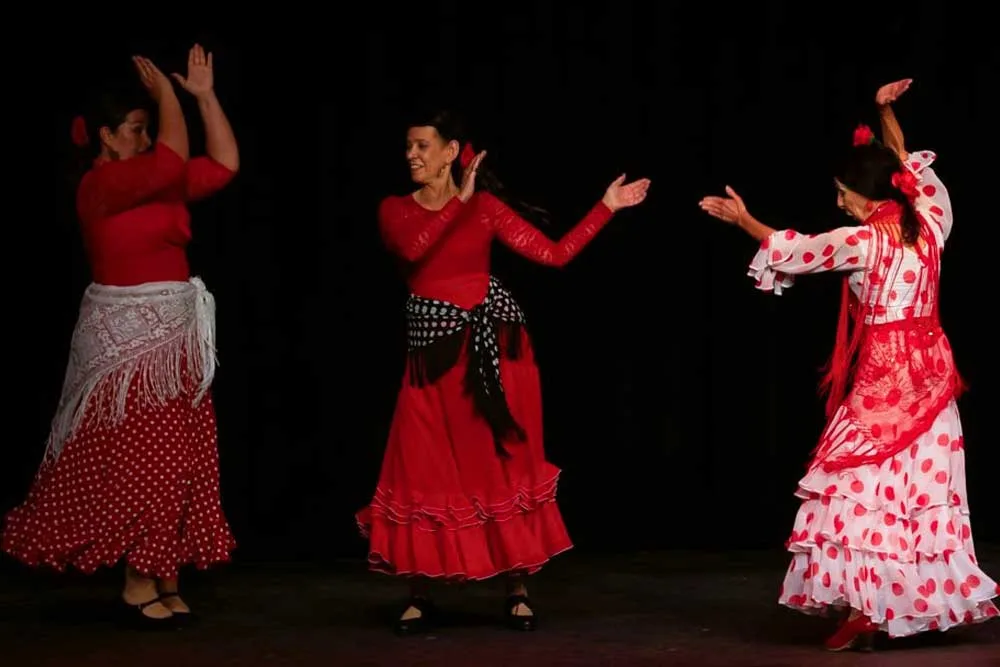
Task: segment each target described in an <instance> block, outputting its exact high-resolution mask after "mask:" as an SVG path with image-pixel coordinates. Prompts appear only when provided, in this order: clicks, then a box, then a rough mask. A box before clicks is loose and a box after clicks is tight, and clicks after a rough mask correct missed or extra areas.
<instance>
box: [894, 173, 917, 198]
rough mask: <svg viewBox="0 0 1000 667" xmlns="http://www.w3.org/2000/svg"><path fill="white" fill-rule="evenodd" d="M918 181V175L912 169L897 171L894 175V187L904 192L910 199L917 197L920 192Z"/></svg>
mask: <svg viewBox="0 0 1000 667" xmlns="http://www.w3.org/2000/svg"><path fill="white" fill-rule="evenodd" d="M917 183H918V181H917V177H916V176H914V175H913V172H911V171H906V170H904V171H897V172H896V173H895V174H893V175H892V187H894V188H896V189H897V190H899V191H900V192H902V193H903V194H904V195H906V197H907V198H908V199H916V197H917V195H918V194H919V190H917Z"/></svg>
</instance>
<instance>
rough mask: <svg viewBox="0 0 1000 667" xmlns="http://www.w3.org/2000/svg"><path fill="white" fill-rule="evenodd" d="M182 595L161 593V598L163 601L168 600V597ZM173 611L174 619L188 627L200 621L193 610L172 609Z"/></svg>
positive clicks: (178, 623) (180, 624) (182, 625)
mask: <svg viewBox="0 0 1000 667" xmlns="http://www.w3.org/2000/svg"><path fill="white" fill-rule="evenodd" d="M180 596H181V594H180V593H160V597H159V600H160V601H161V602H162V601H163V600H166V599H168V598H179V597H180ZM167 609H170V607H167ZM171 611H172V612H173V614H174V621H175V622H176V623H177V625H178V626H181V627H185V628H186V627H188V626H191V625H194V624H195V623H196V622H197V621H198V617H197V616H196V615H195V614H194V613H193V612H190V611H173V610H172V609H171Z"/></svg>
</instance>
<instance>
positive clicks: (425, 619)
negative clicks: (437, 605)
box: [393, 597, 435, 637]
mask: <svg viewBox="0 0 1000 667" xmlns="http://www.w3.org/2000/svg"><path fill="white" fill-rule="evenodd" d="M410 607H413V608H415V609H417V610H419V611H420V616H417V617H416V618H407V619H403V618H399V619H398V620H397V621H396V625H395V627H394V628H393V630H394V631H395V633H396V634H397V635H399V636H400V637H405V636H407V635H418V634H421V633H424V632H427V631H428V630H430V628H431V625H432V624H433V622H434V615H435V609H434V604H433V603H432V602H431V601H430V600H428V599H427V598H421V597H412V598H410V601H409V602H407V603H406V606H405V607H404V608H403V611H401V612H400V616H402V614H404V613H406V610H407V609H409V608H410Z"/></svg>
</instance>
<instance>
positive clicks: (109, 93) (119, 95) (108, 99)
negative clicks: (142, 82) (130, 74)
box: [68, 85, 149, 186]
mask: <svg viewBox="0 0 1000 667" xmlns="http://www.w3.org/2000/svg"><path fill="white" fill-rule="evenodd" d="M148 107H149V97H148V95H144V94H143V93H142V91H141V90H140V89H139V87H138V86H128V85H122V86H116V87H109V88H107V89H105V90H103V91H101V92H99V93H96V94H94V95H93V96H92V97H91V98H90V99H89V100H88V101H87V105H86V107H85V108H84V109H82V112H81V113H79V114H78V115H77V116H76V117H74V118H73V120H72V122H73V124H74V125H75V124H79V123H80V120H79V119H82V121H83V127H84V128H85V129H86V135H85V136H86V139H87V142H86V143H85V144H82V145H80V144H77V143H76V139H77V137H76V136H75V135H76V128H75V127H73V126H72V125H71V127H70V128H69V130H70V132H69V133H68V134H69V137H68V139H69V140H70V145H71V146H72V147H73V148H75V150H76V155H75V160H74V162H75V165H74V169H73V170H72V172H73V173H72V181H73V184H74V186H75V185H76V184H77V183H79V181H80V179H81V178H83V175H84V174H85V173H86V172H87V171H88V170H89V169H90V167H91V165H92V163H93V161H94V158H96V157H97V156H98V154H100V152H101V136H100V132H101V128H102V127H107V128H110V129H111V130H116V129H118V127H119V126H120V125H121V124H122V123H124V122H125V119H126V117H127V116H128V115H129V114H130V113H132V112H133V111H137V110H139V109H143V110H146V109H148Z"/></svg>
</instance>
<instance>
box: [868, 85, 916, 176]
mask: <svg viewBox="0 0 1000 667" xmlns="http://www.w3.org/2000/svg"><path fill="white" fill-rule="evenodd" d="M911 83H913V79H902V80H900V81H894V82H893V83H887V84H886V85H884V86H882V87H881V88H879V89H878V91H877V92H876V93H875V104H876V105H878V112H879V119H880V121H881V125H882V143H883V144H885V145H886V146H888V147H889V148H891V149H892V151H893V152H894V153H895V154H896V155H897V156H898V157H899V159H900V160H902V161H904V162H905V161H906V159H907V153H906V144H905V142H904V141H903V128H901V127H900V126H899V121H898V120H896V114H895V112H893V110H892V103H893V102H895V101H896V100H897V99H899V96H900V95H902V94H903V93H905V92H906V91H907V89H909V87H910V84H911Z"/></svg>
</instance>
